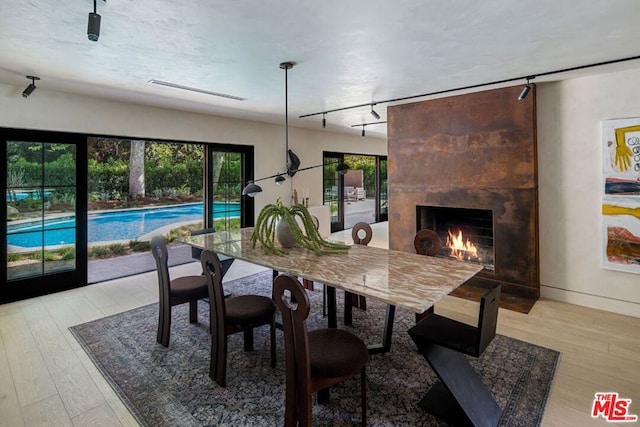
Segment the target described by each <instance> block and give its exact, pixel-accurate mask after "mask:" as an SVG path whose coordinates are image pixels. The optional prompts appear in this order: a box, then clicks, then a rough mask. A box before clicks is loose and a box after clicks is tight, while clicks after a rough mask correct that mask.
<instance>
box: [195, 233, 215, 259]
mask: <svg viewBox="0 0 640 427" xmlns="http://www.w3.org/2000/svg"><path fill="white" fill-rule="evenodd" d="M215 231H216V229H215V228H214V227H211V228H203V229H200V230H191V235H192V236H197V235H200V234H207V233H213V232H215ZM200 255H202V249H200V248H196V247H194V246H191V258H194V259H200Z"/></svg>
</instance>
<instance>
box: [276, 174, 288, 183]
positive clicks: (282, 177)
mask: <svg viewBox="0 0 640 427" xmlns="http://www.w3.org/2000/svg"><path fill="white" fill-rule="evenodd" d="M285 181H286V178H285V177H284V176H283V175H278V176H276V184H277V185H282V183H283V182H285Z"/></svg>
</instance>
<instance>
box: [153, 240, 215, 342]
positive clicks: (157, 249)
mask: <svg viewBox="0 0 640 427" xmlns="http://www.w3.org/2000/svg"><path fill="white" fill-rule="evenodd" d="M150 246H151V254H152V255H153V259H154V260H155V262H156V270H157V272H158V290H159V294H160V298H159V307H158V335H157V338H156V340H157V341H158V343H160V344H162V345H163V346H165V347H169V337H170V335H171V307H173V306H174V305H180V304H185V303H189V322H190V323H197V322H198V300H199V299H203V298H207V297H208V296H209V294H208V291H207V278H206V277H205V276H203V275H200V276H182V277H177V278H175V279H171V277H170V276H169V265H168V258H169V256H168V252H167V245H166V243H165V241H164V238H162V236H153V237H152V238H151V242H150Z"/></svg>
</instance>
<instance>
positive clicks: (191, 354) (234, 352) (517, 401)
mask: <svg viewBox="0 0 640 427" xmlns="http://www.w3.org/2000/svg"><path fill="white" fill-rule="evenodd" d="M320 288H321V287H318V286H316V291H315V292H309V297H310V300H311V303H312V309H311V315H310V317H309V321H308V323H309V329H313V328H317V327H324V326H325V325H326V319H324V318H323V317H322V292H321V291H320V290H319V289H320ZM225 290H230V291H231V292H233V294H236V295H238V294H246V293H254V294H262V295H268V296H270V292H271V273H270V272H264V273H260V274H256V275H254V276H250V277H246V278H243V279H239V280H237V281H234V282H230V283H228V284H226V285H225ZM341 294H342V292H338V295H341ZM341 302H342V301H340V300H339V301H338V307H339V308H340V307H341V306H342V304H341ZM384 310H385V306H384V305H383V304H380V303H377V302H376V301H373V300H368V301H367V311H366V312H363V311H361V310H357V309H355V310H354V322H353V324H354V326H353V327H349V328H348V329H349V330H350V331H351V332H353V333H355V334H356V335H358V336H360V337H361V338H362V339H363V340H364V341H365V343H368V344H374V343H376V342H379V341H380V336H381V333H382V321H383V317H384ZM199 312H200V317H199V319H200V320H201V321H202V323H199V324H193V325H192V324H189V322H188V309H187V306H186V305H183V306H178V307H174V308H173V316H172V317H173V319H172V320H173V321H172V330H171V343H170V346H169V348H168V349H166V348H164V347H162V346H161V345H159V344H157V343H156V340H155V338H156V328H157V313H158V311H157V305H156V304H152V305H148V306H145V307H140V308H137V309H134V310H131V311H128V312H124V313H120V314H116V315H114V316H110V317H107V318H104V319H99V320H96V321H92V322H89V323H85V324H82V325H78V326H73V327H71V328H70V330H71V332H72V333H73V334H74V335H75V337H76V338H77V339H78V341H79V342H80V343H81V344H82V346H83V347H84V349H85V351H86V352H87V353H88V354H89V356H90V357H91V358H92V359H93V361H94V363H95V364H96V366H98V368H99V369H100V371H101V372H102V374H103V375H104V376H105V378H106V379H107V380H108V381H109V383H110V384H111V385H112V387H113V388H114V390H116V392H117V393H118V395H119V396H120V398H121V399H122V400H123V402H124V403H125V404H126V405H127V407H128V408H129V410H130V411H131V412H132V413H133V414H134V416H135V417H136V418H137V420H138V421H139V422H140V424H141V425H145V426H214V425H215V426H241V425H242V426H277V425H282V424H283V419H284V418H283V416H284V388H285V386H284V382H285V372H284V340H283V336H282V332H281V331H278V332H277V338H278V341H277V344H278V364H277V367H276V368H275V369H272V368H271V367H270V366H269V360H270V359H269V339H268V335H269V334H268V327H261V328H258V329H256V332H255V351H253V352H249V353H246V352H244V351H243V349H242V334H235V335H232V336H230V337H229V355H228V361H227V362H228V365H227V386H226V387H225V388H222V387H219V386H218V385H217V384H216V383H215V382H213V381H212V380H211V379H210V378H209V376H208V369H209V355H210V353H209V352H210V338H209V334H208V306H207V305H206V303H204V302H201V303H199ZM413 322H414V315H413V313H411V312H409V311H405V310H402V309H397V310H396V319H395V324H394V335H393V344H392V351H391V353H389V354H386V355H372V356H371V357H370V359H369V364H368V366H367V382H368V404H367V411H368V414H367V415H368V425H370V426H439V425H446V424H445V423H444V422H442V421H441V420H439V419H437V418H435V417H434V416H432V415H431V414H429V413H427V412H425V411H424V410H422V409H421V408H419V407H418V406H417V405H416V403H417V402H418V401H419V400H420V398H421V397H422V396H423V395H424V394H425V393H426V391H427V390H428V389H429V387H430V386H431V385H432V384H433V383H434V382H435V381H436V376H435V374H434V373H433V371H432V370H431V368H430V367H429V365H428V364H427V362H426V361H425V360H424V358H423V357H422V356H421V355H420V354H418V353H417V351H416V348H415V345H414V344H413V341H412V340H411V338H410V337H409V335H408V334H407V333H406V331H407V330H408V329H409V328H410V327H411V326H412V325H413ZM558 358H559V353H558V352H556V351H554V350H550V349H547V348H543V347H539V346H536V345H533V344H529V343H526V342H523V341H519V340H516V339H512V338H508V337H505V336H501V335H498V336H496V338H495V339H494V340H493V342H492V343H491V345H490V346H489V347H488V348H487V350H486V351H485V352H484V354H483V355H482V356H481V357H480V358H479V359H475V358H469V360H470V363H471V364H472V366H473V367H474V369H475V370H476V371H477V372H478V373H479V375H480V376H481V377H482V378H483V381H484V382H485V384H486V385H487V386H488V388H489V390H490V391H491V393H492V394H493V396H494V397H495V399H496V401H497V403H498V405H499V406H500V408H502V410H503V417H502V420H501V424H502V425H504V426H536V425H539V424H540V423H541V421H542V416H543V413H544V408H545V404H546V400H547V396H548V395H549V391H550V389H551V384H552V381H553V377H554V373H555V369H556V365H557V362H558ZM359 390H360V389H359V379H358V377H356V378H354V379H352V380H348V381H345V382H344V383H342V384H340V385H338V386H336V387H334V388H332V389H331V402H330V404H329V405H318V404H317V403H316V402H315V397H314V406H313V424H314V425H319V426H343V425H357V424H358V423H359V420H360V415H359V414H360V398H359V393H360V391H359Z"/></svg>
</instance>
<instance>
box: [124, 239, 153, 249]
mask: <svg viewBox="0 0 640 427" xmlns="http://www.w3.org/2000/svg"><path fill="white" fill-rule="evenodd" d="M129 248H131V250H132V251H134V252H145V251H148V250H150V249H151V244H149V242H139V241H137V240H131V241H130V242H129Z"/></svg>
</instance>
